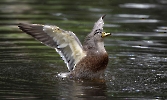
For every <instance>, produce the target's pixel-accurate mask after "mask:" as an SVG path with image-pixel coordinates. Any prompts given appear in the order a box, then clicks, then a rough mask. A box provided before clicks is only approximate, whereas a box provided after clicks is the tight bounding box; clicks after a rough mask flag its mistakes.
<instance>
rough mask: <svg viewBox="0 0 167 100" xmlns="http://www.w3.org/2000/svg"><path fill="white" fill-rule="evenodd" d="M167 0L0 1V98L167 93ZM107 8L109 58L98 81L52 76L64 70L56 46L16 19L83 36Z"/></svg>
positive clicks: (148, 97) (69, 99)
mask: <svg viewBox="0 0 167 100" xmlns="http://www.w3.org/2000/svg"><path fill="white" fill-rule="evenodd" d="M166 12H167V0H148V1H146V0H140V1H139V0H126V1H118V0H112V1H107V0H105V1H102V0H101V1H100V0H99V1H97V0H96V1H95V0H93V1H91V2H90V1H81V0H72V1H66V0H47V1H41V0H22V1H20V0H1V1H0V99H5V100H6V99H24V100H36V99H40V100H52V99H54V100H55V99H59V100H60V99H63V100H73V99H74V100H78V99H82V100H87V99H89V100H90V99H91V100H93V99H99V100H103V99H104V100H105V99H113V100H120V99H128V100H129V99H131V100H134V99H144V100H154V99H155V100H162V99H167V39H166V38H167V33H166V32H167V19H166V18H167V13H166ZM103 14H107V16H106V18H105V19H104V21H105V27H104V30H105V31H106V32H111V33H112V36H111V37H108V38H106V39H105V47H106V50H107V52H108V53H109V58H110V61H109V64H108V67H107V69H106V72H105V80H106V81H103V82H94V81H88V80H87V81H74V80H70V79H66V78H65V79H62V78H59V77H57V74H58V73H60V72H67V71H68V70H67V68H66V65H65V64H64V62H63V61H62V60H61V58H60V57H59V55H58V54H57V53H56V52H55V50H53V49H50V48H49V47H46V46H44V45H43V44H41V43H39V42H38V41H35V40H34V39H33V38H31V37H30V36H28V35H26V34H23V32H21V31H20V30H19V29H18V28H17V26H16V24H17V23H20V22H24V23H39V24H54V25H57V26H59V27H60V28H63V29H65V30H71V31H73V32H74V33H76V35H77V36H78V38H79V39H80V40H81V41H82V42H83V40H84V37H85V36H86V35H87V33H89V32H90V31H91V29H92V27H93V24H94V22H95V21H96V20H97V19H98V18H99V17H100V16H102V15H103Z"/></svg>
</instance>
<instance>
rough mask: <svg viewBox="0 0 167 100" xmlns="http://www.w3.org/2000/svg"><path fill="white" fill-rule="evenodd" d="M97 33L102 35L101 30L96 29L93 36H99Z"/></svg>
mask: <svg viewBox="0 0 167 100" xmlns="http://www.w3.org/2000/svg"><path fill="white" fill-rule="evenodd" d="M99 33H100V34H101V33H102V30H101V29H97V30H95V33H94V35H95V34H99Z"/></svg>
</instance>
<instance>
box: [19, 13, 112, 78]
mask: <svg viewBox="0 0 167 100" xmlns="http://www.w3.org/2000/svg"><path fill="white" fill-rule="evenodd" d="M103 18H104V16H103V17H101V18H100V19H99V20H98V21H97V22H96V23H95V25H94V28H93V30H92V32H91V33H89V34H88V35H87V37H86V38H85V41H84V43H83V46H82V44H81V43H80V41H79V39H78V38H77V37H76V35H75V34H74V33H73V32H71V31H65V30H62V29H60V28H59V27H57V26H53V25H39V24H23V23H20V24H19V26H18V27H19V28H20V29H21V30H22V31H24V32H25V33H27V34H29V35H31V36H32V37H34V38H35V39H36V40H38V41H40V42H41V43H43V44H45V45H47V46H49V47H51V48H54V49H56V51H57V52H58V53H59V54H60V56H61V57H62V59H63V60H64V62H65V63H66V64H67V68H68V69H69V71H70V73H68V74H66V75H67V76H70V77H72V78H86V79H98V78H100V77H101V76H102V74H103V73H104V70H105V69H106V67H107V64H108V54H107V52H106V50H105V48H104V42H103V39H104V37H106V36H109V35H110V33H105V32H103V24H104V22H103ZM59 75H60V76H62V75H64V74H59Z"/></svg>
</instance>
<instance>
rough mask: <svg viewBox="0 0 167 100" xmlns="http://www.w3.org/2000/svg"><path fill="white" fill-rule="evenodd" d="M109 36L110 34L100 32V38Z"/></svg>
mask: <svg viewBox="0 0 167 100" xmlns="http://www.w3.org/2000/svg"><path fill="white" fill-rule="evenodd" d="M110 35H111V33H106V32H102V35H101V37H102V38H104V37H106V36H110Z"/></svg>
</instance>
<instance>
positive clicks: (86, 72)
mask: <svg viewBox="0 0 167 100" xmlns="http://www.w3.org/2000/svg"><path fill="white" fill-rule="evenodd" d="M107 64H108V54H107V52H103V53H101V52H98V51H95V52H87V55H86V56H85V57H84V58H83V59H81V61H80V62H79V63H78V64H77V65H76V67H75V69H74V70H73V71H72V74H73V76H75V77H78V78H92V79H93V78H97V77H100V76H101V75H102V74H103V72H104V70H105V69H106V67H107Z"/></svg>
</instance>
